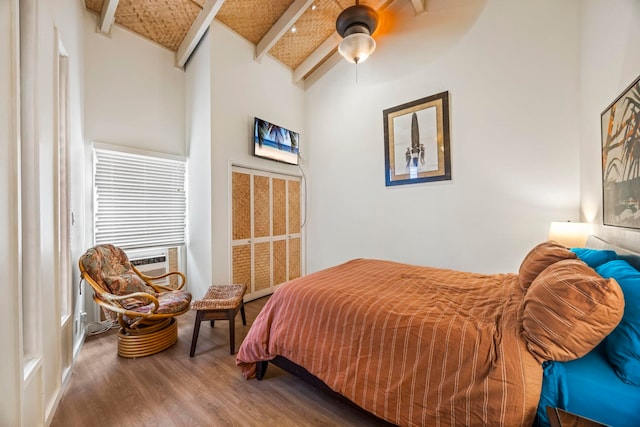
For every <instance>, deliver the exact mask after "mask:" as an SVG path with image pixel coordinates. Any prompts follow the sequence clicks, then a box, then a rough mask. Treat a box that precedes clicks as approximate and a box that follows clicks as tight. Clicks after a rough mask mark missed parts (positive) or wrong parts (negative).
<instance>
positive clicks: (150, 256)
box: [127, 248, 169, 286]
mask: <svg viewBox="0 0 640 427" xmlns="http://www.w3.org/2000/svg"><path fill="white" fill-rule="evenodd" d="M127 256H128V257H129V261H130V262H131V264H133V266H135V267H136V268H137V269H138V271H140V273H143V274H146V275H147V276H152V277H155V276H161V275H163V274H166V273H168V272H169V250H168V249H167V248H154V249H139V250H130V251H127ZM154 283H157V284H158V285H164V286H167V285H168V284H169V282H168V280H167V279H166V278H165V279H162V280H157V281H154Z"/></svg>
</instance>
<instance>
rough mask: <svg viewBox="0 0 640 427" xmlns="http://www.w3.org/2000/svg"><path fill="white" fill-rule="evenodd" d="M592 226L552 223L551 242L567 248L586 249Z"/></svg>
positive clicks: (581, 223)
mask: <svg viewBox="0 0 640 427" xmlns="http://www.w3.org/2000/svg"><path fill="white" fill-rule="evenodd" d="M590 233H591V226H590V225H589V224H587V223H584V222H568V221H566V222H552V223H551V227H550V228H549V240H555V241H556V242H558V243H560V244H561V245H564V246H565V247H567V248H584V245H585V244H586V243H587V237H588V236H589V234H590Z"/></svg>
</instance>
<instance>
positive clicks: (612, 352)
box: [596, 260, 640, 385]
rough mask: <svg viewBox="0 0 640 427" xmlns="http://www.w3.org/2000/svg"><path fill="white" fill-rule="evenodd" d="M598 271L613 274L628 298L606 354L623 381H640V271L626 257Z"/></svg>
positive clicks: (611, 262) (607, 342)
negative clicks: (625, 259)
mask: <svg viewBox="0 0 640 427" xmlns="http://www.w3.org/2000/svg"><path fill="white" fill-rule="evenodd" d="M596 271H597V272H598V273H599V274H600V275H601V276H602V277H607V278H608V277H612V278H614V279H615V280H616V281H617V282H618V283H619V284H620V287H621V288H622V292H623V293H624V299H625V306H624V315H623V316H622V321H621V322H620V324H619V325H618V327H617V328H616V329H614V331H613V332H611V334H610V335H609V336H607V338H606V339H605V340H604V348H605V354H606V356H607V359H609V362H610V363H611V364H612V365H613V367H614V369H615V371H616V374H617V375H618V376H619V377H620V379H622V381H624V382H626V383H629V384H635V385H640V272H638V271H637V270H636V269H634V268H633V267H631V266H630V265H629V263H627V261H624V260H615V261H610V262H608V263H606V264H603V265H601V266H600V267H598V268H597V269H596Z"/></svg>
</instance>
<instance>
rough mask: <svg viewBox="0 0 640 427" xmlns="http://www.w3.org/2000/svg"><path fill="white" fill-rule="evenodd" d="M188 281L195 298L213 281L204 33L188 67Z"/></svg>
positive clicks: (208, 70) (208, 58)
mask: <svg viewBox="0 0 640 427" xmlns="http://www.w3.org/2000/svg"><path fill="white" fill-rule="evenodd" d="M184 79H185V122H186V142H187V157H188V159H189V160H188V162H189V163H188V168H187V174H188V175H187V182H188V184H189V188H188V192H187V196H188V198H187V203H188V207H187V230H188V241H187V271H186V274H187V283H188V286H189V289H190V291H191V292H192V293H193V294H194V296H195V297H196V298H200V297H201V296H202V295H204V292H205V291H206V289H207V286H208V285H209V284H211V207H212V205H211V42H210V36H209V33H207V34H205V36H204V37H203V39H202V40H201V41H200V44H199V45H198V48H197V49H196V51H195V52H194V53H193V54H192V55H191V58H190V59H189V62H188V63H187V65H186V67H185V75H184Z"/></svg>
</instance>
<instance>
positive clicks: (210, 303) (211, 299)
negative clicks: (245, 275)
mask: <svg viewBox="0 0 640 427" xmlns="http://www.w3.org/2000/svg"><path fill="white" fill-rule="evenodd" d="M246 291H247V285H212V286H210V287H209V289H208V290H207V293H206V294H205V295H204V297H202V299H201V300H198V301H194V302H193V303H192V304H191V309H192V310H230V309H233V308H236V307H238V306H239V305H240V303H241V302H242V297H244V294H245V292H246Z"/></svg>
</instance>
